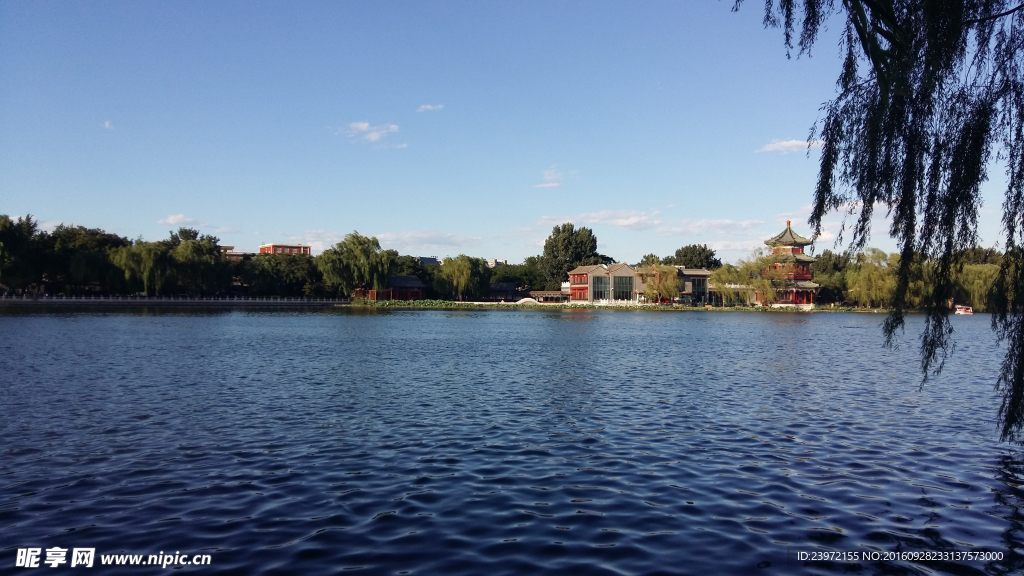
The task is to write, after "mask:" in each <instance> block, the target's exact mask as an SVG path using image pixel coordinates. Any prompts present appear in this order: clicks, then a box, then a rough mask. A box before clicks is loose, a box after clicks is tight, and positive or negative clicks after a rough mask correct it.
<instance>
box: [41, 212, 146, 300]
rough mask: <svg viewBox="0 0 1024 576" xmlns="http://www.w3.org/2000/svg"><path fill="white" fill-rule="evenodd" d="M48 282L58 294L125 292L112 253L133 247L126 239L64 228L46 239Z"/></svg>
mask: <svg viewBox="0 0 1024 576" xmlns="http://www.w3.org/2000/svg"><path fill="white" fill-rule="evenodd" d="M43 241H44V243H45V245H46V251H47V252H48V257H47V258H45V259H44V266H45V274H46V278H47V282H48V283H49V284H50V286H51V288H52V289H53V291H55V292H63V293H66V294H74V293H79V292H82V291H84V290H86V289H90V288H91V289H93V290H98V291H100V292H105V293H114V292H122V291H124V290H125V289H126V287H127V286H126V284H125V280H124V277H123V274H122V271H121V270H120V269H118V268H117V266H115V265H114V263H113V262H112V261H111V251H112V250H115V249H117V248H121V247H124V246H128V245H130V242H129V241H128V239H127V238H122V237H121V236H118V235H116V234H109V233H107V232H104V231H103V230H100V229H98V228H86V227H84V226H66V225H64V224H61V225H59V226H57V228H55V229H54V230H53V232H51V233H49V234H46V235H44V240H43Z"/></svg>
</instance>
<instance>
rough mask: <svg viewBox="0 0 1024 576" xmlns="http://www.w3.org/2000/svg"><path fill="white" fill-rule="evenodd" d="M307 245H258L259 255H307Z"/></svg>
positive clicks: (308, 247)
mask: <svg viewBox="0 0 1024 576" xmlns="http://www.w3.org/2000/svg"><path fill="white" fill-rule="evenodd" d="M309 251H310V246H309V245H308V244H260V254H309Z"/></svg>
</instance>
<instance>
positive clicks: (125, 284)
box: [0, 215, 721, 300]
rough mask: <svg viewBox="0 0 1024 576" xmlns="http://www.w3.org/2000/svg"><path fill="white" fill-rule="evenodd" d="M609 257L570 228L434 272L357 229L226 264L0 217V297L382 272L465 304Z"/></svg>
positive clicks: (681, 257) (242, 285)
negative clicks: (499, 257)
mask: <svg viewBox="0 0 1024 576" xmlns="http://www.w3.org/2000/svg"><path fill="white" fill-rule="evenodd" d="M614 261H615V260H614V259H613V258H611V257H610V256H607V255H604V254H601V253H599V252H598V251H597V236H595V235H594V232H593V230H591V229H589V228H587V227H579V228H577V227H575V226H574V225H573V224H571V223H566V224H562V225H560V226H555V227H554V228H553V229H552V231H551V235H550V236H548V238H547V239H546V240H545V242H544V249H543V251H542V252H541V253H540V254H538V255H536V256H530V257H528V258H526V259H525V260H524V261H523V263H522V264H510V265H504V266H498V267H496V268H493V269H492V268H489V267H488V266H487V262H486V261H485V260H484V259H483V258H475V257H472V256H467V255H465V254H460V255H458V256H455V257H450V258H445V259H444V260H442V261H441V262H440V265H437V266H434V265H424V264H423V263H422V262H421V259H420V258H417V257H415V256H410V255H403V254H399V253H398V252H397V251H396V250H386V249H384V248H382V247H381V245H380V242H379V241H378V240H377V239H376V238H374V237H367V236H363V235H361V234H359V233H358V232H353V233H351V234H348V235H347V236H345V238H344V239H343V240H342V241H341V242H339V243H337V244H335V245H334V246H332V247H330V248H328V249H327V250H325V251H324V252H323V253H322V254H320V255H318V256H315V257H313V256H310V255H306V254H253V255H246V256H245V257H243V258H242V259H241V260H240V261H237V262H234V261H232V260H230V259H228V258H226V257H225V256H224V254H223V252H222V250H221V245H220V239H219V238H217V237H216V236H212V235H208V234H201V233H200V232H199V231H198V230H195V229H193V228H179V229H178V230H177V231H172V232H170V233H169V234H168V237H167V238H165V239H162V240H155V241H145V240H143V239H141V238H139V239H136V240H130V239H128V238H125V237H122V236H118V235H116V234H111V233H109V232H106V231H104V230H101V229H99V228H86V227H84V226H74V225H71V226H69V225H64V224H61V225H60V226H57V227H56V228H55V229H54V230H53V231H50V232H47V231H44V230H40V228H39V225H38V222H37V221H36V220H34V219H33V218H32V217H31V216H27V217H24V218H17V219H12V218H10V217H8V216H3V215H0V291H3V292H25V291H39V290H43V289H45V291H47V292H48V293H51V294H64V295H81V294H112V295H113V294H122V295H123V294H147V295H178V294H189V295H205V296H211V295H224V294H234V295H243V294H244V295H248V296H282V297H302V296H305V297H331V296H350V295H352V294H353V293H356V291H358V290H379V289H382V288H385V287H387V283H388V277H389V276H396V275H398V276H415V277H417V278H419V279H420V280H421V281H422V282H423V284H424V285H425V286H426V287H427V288H426V292H427V293H426V296H428V297H432V298H438V299H451V300H465V299H478V298H484V297H487V295H488V294H489V292H490V284H491V283H492V282H505V283H513V284H515V286H516V289H517V290H520V291H527V290H558V289H560V288H561V284H562V282H565V280H566V279H567V278H568V275H569V271H570V270H572V269H573V268H576V267H577V266H583V265H590V264H610V263H612V262H614ZM643 263H644V264H655V265H658V266H671V265H680V266H686V267H689V268H717V267H720V266H721V261H720V260H719V259H718V258H717V257H716V255H715V252H714V250H712V249H710V248H708V247H707V246H705V245H691V246H684V247H682V248H679V249H678V250H676V251H675V253H674V254H672V255H669V256H666V257H664V258H658V257H657V256H654V255H648V256H645V257H644V262H643ZM655 276H656V277H661V276H664V277H665V279H666V280H665V281H664V282H656V283H653V284H654V286H655V287H654V288H653V289H652V290H653V292H652V294H651V295H650V296H651V297H652V298H656V297H658V294H659V292H658V291H659V290H660V291H661V292H665V293H667V292H671V289H672V286H674V285H673V284H672V283H671V282H670V281H668V280H667V278H668V274H667V273H666V274H664V275H660V274H658V273H657V270H655ZM661 296H662V297H663V296H664V295H663V294H662V295H661Z"/></svg>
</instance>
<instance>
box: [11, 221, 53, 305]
mask: <svg viewBox="0 0 1024 576" xmlns="http://www.w3.org/2000/svg"><path fill="white" fill-rule="evenodd" d="M0 244H3V250H2V252H0V282H2V283H3V285H4V286H6V287H7V288H10V289H15V290H23V289H25V288H28V287H29V286H30V285H31V284H41V283H42V281H43V269H44V266H43V263H44V262H43V261H44V256H45V250H44V246H43V244H42V242H41V235H40V233H39V224H38V223H37V222H36V221H35V220H34V219H33V218H32V216H31V215H28V216H25V217H24V218H18V219H17V220H12V219H11V218H10V217H8V216H3V215H0Z"/></svg>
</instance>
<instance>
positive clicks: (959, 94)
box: [736, 0, 1024, 440]
mask: <svg viewBox="0 0 1024 576" xmlns="http://www.w3.org/2000/svg"><path fill="white" fill-rule="evenodd" d="M741 2H742V0H738V1H737V4H736V6H738V5H739V4H740V3H741ZM801 11H802V15H801V14H800V12H801ZM837 13H839V14H841V15H842V16H844V17H845V29H844V34H843V40H842V43H843V49H844V52H845V58H844V61H843V64H842V66H841V70H840V73H839V81H838V90H839V94H838V95H837V96H836V98H835V99H833V100H832V101H830V102H828V103H826V104H825V105H824V107H823V110H824V119H823V121H822V122H821V124H820V125H816V126H815V127H814V128H812V131H811V135H810V138H809V139H808V141H809V142H808V143H809V145H810V143H811V142H815V141H817V142H820V143H821V144H822V154H821V159H820V167H819V173H818V183H817V187H816V189H815V193H814V205H813V209H812V213H811V218H810V220H809V222H810V224H811V226H812V227H813V228H814V233H815V235H818V234H820V233H821V225H822V219H823V218H824V217H825V215H826V214H828V213H829V212H831V211H833V210H842V209H848V210H850V214H853V212H854V211H858V210H859V215H858V217H857V219H856V222H855V224H854V226H853V232H852V238H851V242H852V245H853V246H854V247H855V248H862V247H863V246H864V244H865V242H866V240H867V238H868V234H869V229H870V224H871V216H872V214H873V213H874V210H875V208H876V207H883V208H885V209H886V210H887V211H888V212H889V213H890V214H891V215H892V226H891V228H890V234H891V235H892V236H893V237H894V238H895V239H896V241H897V243H898V245H899V247H900V256H901V258H900V264H899V265H898V266H897V268H896V270H895V274H896V285H895V289H894V290H893V295H892V298H891V300H890V302H889V304H890V305H891V307H892V312H891V314H890V315H889V318H888V319H887V320H886V322H885V324H884V332H885V335H886V340H887V343H889V344H892V343H893V342H894V338H895V335H896V333H897V331H899V330H901V329H902V328H903V326H904V311H905V309H906V308H907V307H908V306H909V296H910V289H911V283H912V281H913V280H914V278H915V275H918V274H920V272H919V267H917V268H918V270H915V267H916V263H917V262H918V260H917V256H918V255H920V257H922V258H923V259H924V260H929V261H931V262H932V265H933V266H934V268H933V270H932V271H931V274H930V278H929V280H930V284H931V285H930V287H929V290H927V298H928V300H927V302H925V310H926V313H927V315H926V321H925V328H924V334H923V336H922V347H921V368H922V370H923V371H924V373H925V375H926V376H927V374H928V373H929V372H938V371H940V370H941V369H942V366H943V363H944V362H945V359H946V358H947V356H948V354H949V352H951V351H952V347H953V341H952V333H953V328H952V325H951V324H950V323H949V319H948V308H947V306H946V305H947V303H948V300H949V299H950V298H952V297H953V295H954V291H955V288H956V276H957V273H958V271H959V269H960V267H961V266H962V265H963V262H962V260H961V259H960V258H959V255H960V254H962V253H963V251H965V250H967V249H969V248H971V247H973V246H975V245H976V244H977V240H978V236H977V228H978V208H979V206H980V205H981V184H982V183H983V182H984V181H985V180H987V178H988V172H987V171H988V168H989V166H991V165H992V160H1005V169H1006V175H1007V183H1008V184H1007V190H1006V200H1005V202H1004V203H1003V228H1004V229H1005V231H1006V242H1005V245H1006V254H1005V255H1004V257H1003V262H1002V264H1001V266H1000V272H999V276H998V277H997V279H996V282H995V287H994V290H993V297H992V299H991V301H990V302H991V304H992V309H993V311H994V317H993V328H994V329H995V330H996V334H997V336H998V338H999V339H1000V340H1006V341H1007V342H1008V343H1009V345H1008V346H1007V351H1006V356H1005V358H1004V361H1003V363H1002V365H1001V367H1000V372H999V375H998V377H997V387H998V389H999V391H1000V392H1001V393H1002V394H1003V402H1002V405H1001V406H1000V410H999V418H1000V420H1001V423H1002V438H1003V439H1007V440H1017V439H1018V437H1019V435H1020V434H1021V431H1022V428H1024V250H1021V249H1020V247H1022V246H1024V225H1022V224H1021V223H1022V222H1024V66H1022V64H1021V63H1022V61H1024V58H1022V57H1021V50H1022V48H1024V40H1022V37H1024V4H1022V3H1019V2H1018V0H986V1H978V0H968V1H963V0H844V1H843V2H841V3H838V2H834V1H833V0H805V1H804V2H802V3H800V4H797V3H796V2H794V1H793V0H780V1H779V2H778V3H776V2H774V0H766V1H765V24H766V25H768V26H777V25H780V24H781V26H782V27H783V29H784V35H785V44H786V47H787V49H788V48H790V47H792V45H793V36H794V33H795V32H796V31H797V30H799V40H798V45H799V49H800V52H801V53H805V52H806V53H809V52H810V50H811V47H812V46H813V44H814V42H815V41H816V40H817V37H818V32H819V31H820V30H821V28H822V27H823V26H825V23H826V22H828V21H829V20H830V18H831V17H832V16H833V15H834V14H837ZM851 207H852V208H851Z"/></svg>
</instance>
